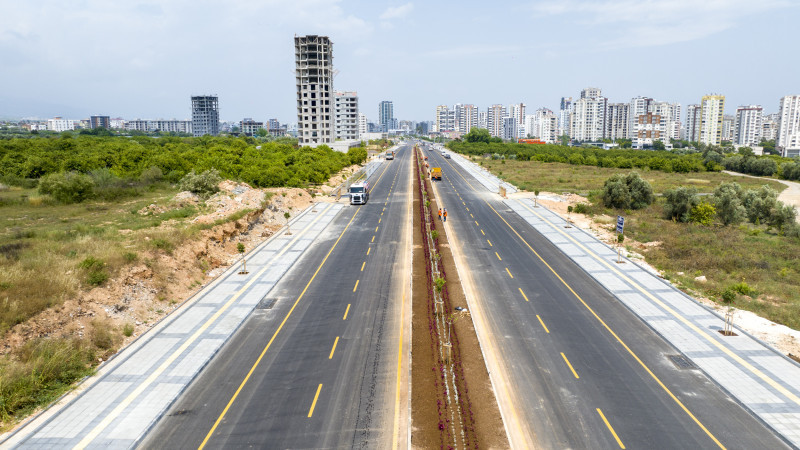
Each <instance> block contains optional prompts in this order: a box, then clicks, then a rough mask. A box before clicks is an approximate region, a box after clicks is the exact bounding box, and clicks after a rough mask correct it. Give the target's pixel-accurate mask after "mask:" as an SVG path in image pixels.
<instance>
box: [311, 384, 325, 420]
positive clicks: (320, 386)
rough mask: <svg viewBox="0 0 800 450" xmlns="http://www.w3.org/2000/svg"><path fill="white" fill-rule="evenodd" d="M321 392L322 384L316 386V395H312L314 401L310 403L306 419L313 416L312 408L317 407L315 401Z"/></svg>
mask: <svg viewBox="0 0 800 450" xmlns="http://www.w3.org/2000/svg"><path fill="white" fill-rule="evenodd" d="M321 390H322V383H320V384H319V386H317V393H316V394H314V401H313V402H311V409H309V410H308V417H311V416H312V415H314V407H315V406H317V399H318V398H319V392H320V391H321Z"/></svg>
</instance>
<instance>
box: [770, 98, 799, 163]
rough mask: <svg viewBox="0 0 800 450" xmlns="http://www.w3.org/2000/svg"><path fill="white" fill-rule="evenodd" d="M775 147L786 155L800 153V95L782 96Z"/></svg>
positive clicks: (792, 155) (790, 155)
mask: <svg viewBox="0 0 800 450" xmlns="http://www.w3.org/2000/svg"><path fill="white" fill-rule="evenodd" d="M778 115H779V116H780V122H778V136H777V139H776V141H775V148H777V149H778V150H780V152H781V155H783V156H785V157H794V156H798V155H800V95H787V96H785V97H782V98H781V107H780V110H779V112H778Z"/></svg>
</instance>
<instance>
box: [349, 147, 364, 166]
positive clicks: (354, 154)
mask: <svg viewBox="0 0 800 450" xmlns="http://www.w3.org/2000/svg"><path fill="white" fill-rule="evenodd" d="M347 157H348V158H350V164H361V163H363V162H364V161H366V160H367V150H366V149H364V148H362V147H353V148H351V149H349V150H347Z"/></svg>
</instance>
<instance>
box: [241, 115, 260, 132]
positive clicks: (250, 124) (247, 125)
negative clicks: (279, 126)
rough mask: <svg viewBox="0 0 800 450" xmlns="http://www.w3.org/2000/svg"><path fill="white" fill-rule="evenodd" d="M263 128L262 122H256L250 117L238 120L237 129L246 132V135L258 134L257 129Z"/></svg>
mask: <svg viewBox="0 0 800 450" xmlns="http://www.w3.org/2000/svg"><path fill="white" fill-rule="evenodd" d="M262 129H264V122H256V121H255V120H253V119H251V118H249V117H248V118H245V119H242V120H241V122H239V130H240V132H242V133H244V134H246V135H247V136H255V135H256V134H258V130H262Z"/></svg>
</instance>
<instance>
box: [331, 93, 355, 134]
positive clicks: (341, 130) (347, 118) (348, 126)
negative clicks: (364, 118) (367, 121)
mask: <svg viewBox="0 0 800 450" xmlns="http://www.w3.org/2000/svg"><path fill="white" fill-rule="evenodd" d="M333 103H334V105H333V106H334V113H335V129H336V134H335V138H336V139H343V140H346V141H349V140H355V139H358V136H359V134H358V93H357V92H339V91H333Z"/></svg>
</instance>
